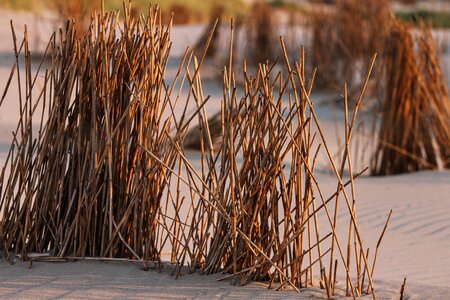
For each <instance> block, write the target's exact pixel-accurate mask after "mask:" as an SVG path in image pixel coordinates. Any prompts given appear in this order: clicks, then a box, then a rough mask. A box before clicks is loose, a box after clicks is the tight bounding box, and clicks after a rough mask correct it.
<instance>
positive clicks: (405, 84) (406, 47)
mask: <svg viewBox="0 0 450 300" xmlns="http://www.w3.org/2000/svg"><path fill="white" fill-rule="evenodd" d="M433 45H434V40H433V38H432V36H431V33H430V32H429V30H428V29H426V28H424V27H422V29H421V30H420V31H419V32H418V33H417V35H415V34H414V35H413V30H412V27H411V26H410V25H408V24H403V23H400V22H397V23H396V24H395V26H394V27H393V31H392V34H391V36H390V38H389V43H388V46H387V47H388V49H387V51H386V54H385V58H384V61H385V68H386V71H385V72H386V75H385V76H386V92H385V100H384V103H383V106H382V108H381V121H380V125H379V126H380V127H379V129H378V130H379V131H378V146H377V149H376V152H375V153H374V155H373V161H372V174H373V175H387V174H397V173H404V172H412V171H418V170H423V169H435V168H437V167H438V165H439V162H440V161H442V162H443V164H444V165H445V166H447V167H448V155H449V154H448V149H449V147H450V143H449V141H450V133H449V132H450V122H449V118H450V100H449V96H448V90H447V87H446V84H445V80H444V78H443V76H442V71H441V68H440V64H439V60H438V56H437V53H436V51H435V49H434V46H433ZM399 70H401V72H399ZM435 144H436V145H437V146H435Z"/></svg>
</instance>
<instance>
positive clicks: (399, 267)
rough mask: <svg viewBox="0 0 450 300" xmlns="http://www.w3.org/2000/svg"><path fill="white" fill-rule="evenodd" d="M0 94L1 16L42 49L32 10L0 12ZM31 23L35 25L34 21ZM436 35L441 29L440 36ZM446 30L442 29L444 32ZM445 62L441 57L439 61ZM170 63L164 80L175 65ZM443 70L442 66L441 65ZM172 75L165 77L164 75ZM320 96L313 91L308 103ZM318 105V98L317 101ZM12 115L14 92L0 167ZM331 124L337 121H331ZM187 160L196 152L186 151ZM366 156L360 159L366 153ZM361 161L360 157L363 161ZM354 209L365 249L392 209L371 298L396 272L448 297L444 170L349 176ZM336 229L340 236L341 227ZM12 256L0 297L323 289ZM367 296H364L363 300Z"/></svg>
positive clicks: (395, 282) (1, 119) (328, 186)
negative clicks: (26, 28) (27, 260)
mask: <svg viewBox="0 0 450 300" xmlns="http://www.w3.org/2000/svg"><path fill="white" fill-rule="evenodd" d="M0 15H1V16H2V18H1V19H0V40H1V41H2V43H0V92H3V87H4V85H5V82H6V80H7V78H8V76H9V73H10V68H11V66H12V64H13V59H14V56H13V55H12V52H11V51H12V42H11V38H10V37H11V34H10V27H9V19H10V18H14V20H15V24H17V30H18V31H19V30H20V29H21V28H23V27H22V25H23V24H24V23H28V24H30V27H29V30H30V36H31V37H32V40H33V45H35V48H37V49H39V50H41V51H42V49H43V47H44V43H43V40H45V39H43V38H42V37H43V36H45V35H47V36H48V34H49V31H51V29H52V28H53V26H52V25H51V24H49V23H48V22H47V23H46V22H45V21H43V20H40V19H36V18H34V17H33V16H32V15H29V14H25V13H16V12H11V11H5V10H1V9H0ZM34 22H35V23H34ZM201 29H202V27H201V26H182V27H175V28H174V32H173V33H174V46H173V49H174V51H173V53H174V55H180V54H181V53H183V51H184V49H185V47H186V46H187V45H188V44H193V43H194V42H195V39H196V37H197V36H198V35H199V34H200V33H201ZM440 34H442V33H440ZM447 34H448V33H447ZM446 59H447V61H448V57H447V58H446ZM177 66H178V65H177V60H176V59H175V60H174V61H173V62H172V63H170V67H169V70H168V74H169V77H170V76H173V74H175V72H176V68H177ZM447 71H448V70H447ZM171 74H172V75H171ZM204 87H205V90H206V91H205V94H211V95H212V96H213V99H212V100H211V102H210V103H209V106H208V111H209V112H214V111H217V110H218V109H220V102H219V99H220V95H221V85H220V84H219V83H217V82H215V81H212V80H207V81H205V83H204ZM324 97H325V98H326V95H325V96H324V95H322V94H314V95H313V97H312V98H313V100H314V99H317V100H321V99H323V98H324ZM318 102H319V103H320V101H318ZM318 114H319V117H321V123H322V126H323V129H324V131H325V132H326V134H327V136H328V138H329V142H330V144H331V145H332V149H333V151H335V152H337V151H338V150H339V147H338V140H339V139H338V138H337V136H338V135H337V134H336V132H341V133H342V132H343V126H342V125H339V124H342V122H338V123H336V122H335V121H336V120H338V121H340V120H342V112H339V111H337V112H336V117H333V115H334V114H333V111H332V109H331V107H330V106H327V105H318ZM17 116H18V105H17V92H15V91H11V93H9V94H8V97H7V98H6V100H5V103H4V104H3V105H2V106H1V107H0V166H3V164H4V160H5V156H6V152H7V150H8V148H9V144H10V140H11V131H12V130H13V129H14V127H15V125H16V124H15V123H16V121H17ZM337 124H338V125H337ZM192 158H193V160H194V164H195V159H196V155H195V153H194V154H192ZM366 159H367V158H366ZM325 161H326V160H325V158H324V157H322V162H321V164H319V173H320V174H319V176H318V179H319V182H320V184H321V188H322V189H323V191H324V192H325V194H331V193H333V191H334V190H335V189H336V180H335V179H334V178H333V177H332V176H330V175H329V172H330V170H329V167H328V165H327V164H326V163H325ZM364 163H367V161H365V162H364V161H363V164H364ZM356 190H357V210H358V221H359V224H360V230H361V231H362V233H363V236H364V241H365V244H366V245H367V246H368V247H371V248H373V247H374V246H375V245H376V242H377V240H378V237H379V234H380V232H381V230H382V228H383V226H384V222H385V220H386V217H387V215H388V213H389V211H390V209H393V216H392V219H391V222H390V226H389V228H388V232H387V233H386V235H385V238H384V240H383V243H382V245H381V249H380V256H379V259H378V262H377V267H376V270H375V276H374V277H375V284H376V287H377V290H378V298H379V299H395V298H396V297H397V298H398V295H399V291H400V286H401V283H402V281H403V278H404V277H407V278H408V281H407V290H406V293H407V296H408V297H409V298H408V299H444V298H447V297H448V295H449V294H450V218H449V216H450V171H433V172H431V171H429V172H419V173H414V174H407V175H399V176H390V177H379V178H372V177H362V178H361V179H358V180H357V185H356ZM341 234H345V232H344V233H342V232H341ZM28 267H29V265H28V263H22V262H20V261H19V260H17V262H16V263H15V264H13V265H10V264H9V263H7V262H6V261H5V260H4V259H2V258H0V298H23V299H31V298H36V297H39V298H59V297H64V298H96V299H100V298H158V299H193V298H195V299H234V298H255V299H287V298H289V299H290V298H296V299H303V298H305V299H310V297H315V298H319V299H320V298H323V297H324V293H323V292H322V291H317V290H307V291H305V292H302V293H301V294H300V295H298V294H296V293H295V292H293V291H283V292H275V291H273V290H272V291H268V290H267V289H266V288H265V286H264V285H262V284H250V285H248V286H246V287H235V286H232V285H230V282H229V281H224V282H218V281H216V280H217V279H218V278H220V277H221V276H223V275H220V274H219V275H213V276H201V275H199V274H191V275H185V276H182V277H181V278H179V279H177V280H175V279H174V278H173V276H171V275H170V270H171V268H170V266H169V265H166V268H164V270H163V271H162V273H158V272H157V271H156V270H150V271H147V272H145V271H143V270H141V269H140V266H139V265H137V264H136V263H118V262H114V263H112V262H93V261H89V262H86V261H81V262H80V261H79V262H66V263H44V262H35V263H34V264H33V266H32V268H31V269H29V268H28ZM368 299H371V297H368Z"/></svg>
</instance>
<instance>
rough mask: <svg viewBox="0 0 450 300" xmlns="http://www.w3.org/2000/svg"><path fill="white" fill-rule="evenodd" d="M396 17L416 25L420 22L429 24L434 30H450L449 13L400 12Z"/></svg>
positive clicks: (430, 11) (429, 11)
mask: <svg viewBox="0 0 450 300" xmlns="http://www.w3.org/2000/svg"><path fill="white" fill-rule="evenodd" d="M395 15H396V17H397V18H399V19H402V20H405V21H411V22H412V23H413V24H415V25H418V24H419V22H420V21H423V22H424V23H425V24H428V23H429V22H431V24H432V25H433V27H434V28H450V12H448V11H432V10H424V9H420V10H414V11H401V12H396V13H395Z"/></svg>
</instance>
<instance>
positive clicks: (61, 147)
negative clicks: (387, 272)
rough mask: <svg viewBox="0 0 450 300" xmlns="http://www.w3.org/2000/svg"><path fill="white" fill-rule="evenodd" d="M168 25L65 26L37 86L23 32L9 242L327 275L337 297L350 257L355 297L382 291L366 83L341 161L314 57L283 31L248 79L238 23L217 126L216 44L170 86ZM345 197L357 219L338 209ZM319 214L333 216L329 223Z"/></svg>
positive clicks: (0, 237)
mask: <svg viewBox="0 0 450 300" xmlns="http://www.w3.org/2000/svg"><path fill="white" fill-rule="evenodd" d="M160 20H161V18H160V17H159V12H158V11H157V10H151V11H150V13H149V15H147V16H141V18H140V19H138V20H136V19H132V18H130V10H127V11H126V13H125V20H124V22H123V23H121V22H120V21H119V20H118V16H117V14H116V13H109V14H106V15H98V16H95V17H94V18H93V20H92V24H91V26H90V32H89V34H88V35H87V36H85V37H82V38H78V37H76V35H75V27H74V24H73V23H68V26H67V27H66V28H65V29H64V30H61V31H60V32H59V33H58V35H54V36H53V37H52V40H51V41H50V44H49V51H50V53H51V55H52V65H51V67H50V68H49V69H48V70H47V71H46V72H45V76H44V82H43V88H42V89H39V88H38V86H37V85H35V80H36V78H37V76H39V74H40V73H39V71H38V73H37V74H36V75H35V76H34V75H33V74H32V68H31V63H30V53H29V51H28V40H27V35H26V34H25V38H24V40H23V41H22V42H19V43H18V41H16V40H15V41H14V43H15V45H16V48H15V49H16V54H17V55H16V57H17V60H16V64H15V66H14V68H13V70H12V72H11V78H13V77H14V75H17V76H16V77H17V80H18V81H17V86H18V88H19V90H21V88H23V89H24V90H23V93H21V94H20V95H21V96H20V98H19V99H18V100H19V102H20V105H21V107H20V108H21V112H22V115H21V118H20V120H19V123H18V125H17V130H16V131H15V133H14V138H13V141H12V145H11V150H10V152H9V154H8V158H7V163H6V165H5V166H4V167H3V170H2V173H1V176H0V183H1V186H0V212H1V215H0V247H1V248H2V249H3V250H6V253H9V252H8V251H15V252H16V253H21V254H22V257H23V259H27V258H28V257H27V254H28V253H30V252H39V253H42V252H47V251H48V252H50V253H51V255H52V256H57V257H68V256H72V257H101V258H129V259H133V260H136V261H141V262H145V263H147V262H149V261H156V262H158V261H160V260H161V259H162V255H163V251H168V253H170V260H171V262H173V263H174V265H175V269H174V272H176V274H177V275H178V274H179V272H180V270H181V268H179V267H180V266H183V265H186V264H188V265H189V266H190V268H191V269H192V270H196V269H201V270H202V271H203V272H205V273H215V272H221V271H223V272H224V273H226V274H227V275H225V277H224V278H230V277H231V278H233V281H234V282H237V281H240V282H241V283H243V284H245V283H247V282H249V281H265V282H267V283H268V285H269V287H277V288H278V289H283V288H286V287H288V286H290V287H291V288H293V289H295V290H298V289H299V288H303V287H308V286H314V285H316V284H317V282H319V286H320V287H322V288H323V289H325V290H326V293H327V296H328V297H329V298H331V297H332V296H333V295H335V294H337V275H336V274H338V273H337V268H338V266H339V268H340V269H341V270H345V274H346V285H347V291H346V293H347V295H348V296H353V297H356V296H359V295H362V294H366V293H371V294H372V295H373V298H374V299H375V288H374V285H373V280H372V278H373V274H374V268H375V263H376V259H377V253H378V247H379V245H380V242H381V240H382V238H383V235H384V231H385V229H386V228H384V229H383V232H382V234H381V237H380V240H379V242H378V244H377V247H376V251H375V255H374V256H373V258H372V261H370V258H369V255H368V250H367V248H366V246H365V245H364V242H363V238H362V233H361V232H360V231H359V228H358V222H357V218H356V204H355V203H356V202H355V201H356V200H355V199H356V198H355V189H354V184H355V182H354V180H355V179H356V178H357V177H358V176H359V175H361V174H362V173H363V172H364V171H365V170H362V171H360V172H354V171H353V169H352V164H351V161H352V160H351V153H350V149H351V148H350V146H349V145H350V143H351V140H352V135H353V131H354V127H355V120H356V116H357V112H358V109H359V107H360V105H361V101H362V96H363V93H364V90H363V91H361V95H360V97H359V98H358V101H357V102H356V104H355V107H354V110H353V111H354V113H353V115H352V116H351V117H349V104H348V98H347V89H346V88H344V91H345V97H344V100H345V112H346V119H345V145H346V148H345V151H344V154H343V156H342V160H341V161H342V164H341V165H340V166H338V165H336V164H335V162H334V159H333V155H332V154H331V152H330V149H329V147H328V144H327V142H326V140H325V138H324V133H323V131H322V128H321V126H320V122H319V120H318V118H317V115H316V113H315V111H314V105H313V102H312V100H311V98H310V95H311V90H312V84H313V82H314V78H311V79H310V80H309V81H308V82H309V83H308V84H306V82H307V77H306V74H305V58H304V57H305V55H304V53H302V55H301V59H300V60H299V61H296V62H294V63H292V62H291V61H290V60H289V59H288V54H287V51H286V47H285V45H284V42H283V40H281V46H282V47H281V48H282V49H283V55H284V62H283V63H284V70H283V71H278V73H274V74H272V73H273V72H275V71H274V70H275V69H274V68H273V66H272V65H270V64H269V63H265V64H259V65H258V68H257V69H255V70H256V72H255V73H254V75H251V73H250V72H248V71H247V67H246V65H245V64H244V70H243V75H242V76H243V78H245V83H244V86H243V88H239V87H237V86H236V84H235V77H236V75H235V72H234V71H233V48H234V40H233V36H234V34H233V32H232V33H231V37H232V38H231V40H230V52H229V53H230V54H229V56H230V57H229V64H228V66H227V67H225V68H224V73H223V74H224V76H223V99H222V107H221V111H220V114H218V115H215V116H214V120H215V122H216V123H220V126H218V125H217V124H213V123H209V122H208V116H207V114H206V109H205V104H206V103H207V101H208V99H210V98H209V96H207V97H205V96H204V95H203V88H202V80H201V76H200V72H199V70H200V67H201V64H202V63H203V61H204V59H205V56H206V51H207V46H206V47H205V50H204V52H203V53H202V55H201V57H199V58H197V57H195V56H193V55H192V54H191V55H188V54H187V53H186V54H185V56H184V58H183V60H182V63H181V65H180V68H179V71H178V72H177V75H176V76H175V79H174V82H173V83H172V84H171V85H169V84H167V82H166V74H165V70H166V67H167V61H168V59H169V54H170V53H169V50H170V33H171V23H169V24H168V26H164V25H163V24H161V23H160V22H161V21H160ZM232 28H233V26H232ZM13 30H14V29H13ZM119 32H120V34H119ZM211 39H212V37H211V36H210V37H209V38H208V41H207V43H206V44H207V45H209V44H210V42H211ZM255 47H256V46H255ZM21 55H24V57H25V61H26V64H25V69H24V70H22V69H19V66H20V65H19V62H18V59H19V57H21ZM265 59H267V57H266V58H265ZM373 63H374V61H372V63H371V67H370V69H369V71H368V75H367V77H366V80H365V82H366V83H367V80H368V78H369V74H370V73H371V71H372V69H373ZM39 69H40V68H39ZM183 69H184V70H185V71H184V73H183V72H182V70H183ZM23 72H24V73H25V80H23V76H21V74H23ZM284 74H288V75H287V77H285V75H284ZM180 78H182V79H181V80H180V81H182V82H187V83H188V91H187V96H186V98H185V99H183V98H184V97H182V96H181V90H182V88H183V87H180V90H179V92H178V94H177V95H176V96H175V95H172V92H173V91H174V87H175V86H178V85H177V82H178V80H179V79H180ZM8 86H9V84H8ZM365 86H366V84H365V85H364V87H365ZM275 90H276V91H277V92H275ZM33 91H34V92H37V95H38V96H37V98H35V97H34V95H36V93H32V92H33ZM6 92H7V90H6V91H5V95H6ZM183 100H186V101H183ZM191 100H192V102H193V103H191V102H190V101H191ZM177 105H181V106H182V111H183V113H181V114H179V115H178V114H175V109H176V107H177ZM192 106H193V108H194V112H193V113H192V114H187V113H186V111H189V109H188V108H192ZM37 107H40V108H41V109H40V110H39V109H36V108H37ZM193 120H197V121H198V126H197V128H198V131H199V132H200V135H199V136H200V137H201V138H200V140H199V148H200V150H201V151H200V154H199V156H200V157H199V160H200V162H199V164H200V166H194V164H195V162H192V161H191V160H190V159H188V156H187V154H186V153H185V150H184V149H185V142H186V143H188V141H187V140H185V136H186V132H187V129H188V127H189V124H190V123H191V122H192V121H193ZM33 121H34V122H35V123H36V121H37V124H38V129H36V127H35V125H34V126H33V124H35V123H33ZM217 128H219V129H220V135H219V136H220V138H221V143H220V145H219V146H215V145H214V144H215V143H214V142H215V138H214V137H215V136H216V133H215V131H217ZM314 128H317V132H316V130H315V129H314ZM321 149H324V151H325V152H326V154H327V157H328V158H329V160H330V163H331V165H332V167H333V172H334V174H335V177H336V192H334V193H332V194H331V195H324V193H323V192H322V190H321V189H320V185H319V182H318V179H317V178H316V176H315V166H316V158H317V155H318V154H319V152H320V151H321ZM7 168H8V170H10V172H9V175H8V176H6V175H5V174H6V172H5V170H6V169H7ZM344 168H347V169H348V170H349V177H350V179H349V180H348V181H347V182H344V181H343V178H342V176H343V172H344ZM350 190H351V192H350ZM339 206H343V211H342V212H340V214H341V213H344V214H345V215H346V216H347V218H339V219H338V207H339ZM319 215H324V216H325V220H324V221H325V223H321V224H322V225H320V228H319V223H320V222H319ZM388 221H389V218H388ZM388 221H387V222H386V226H387V223H388ZM323 224H324V225H323ZM342 226H343V227H344V228H346V229H347V228H348V231H346V233H345V234H344V236H340V235H338V232H339V231H338V228H339V227H342ZM350 265H352V266H353V265H354V267H352V268H350Z"/></svg>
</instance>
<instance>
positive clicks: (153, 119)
mask: <svg viewBox="0 0 450 300" xmlns="http://www.w3.org/2000/svg"><path fill="white" fill-rule="evenodd" d="M159 22H160V21H158V14H157V12H156V11H155V12H152V13H151V14H150V15H149V16H148V17H147V18H145V19H144V18H143V19H140V20H132V19H130V18H129V15H128V14H127V13H126V15H125V21H124V23H123V27H121V26H119V20H118V16H117V14H116V13H111V14H106V15H102V16H100V15H99V16H96V17H95V19H94V20H93V22H92V23H91V26H90V32H89V34H88V35H86V36H84V37H83V38H77V37H76V36H75V26H74V23H73V22H68V23H67V27H66V28H64V29H63V30H60V31H59V32H58V36H56V35H54V36H53V37H52V40H51V42H50V44H49V47H50V50H49V51H50V53H51V57H52V66H51V68H50V69H49V70H47V72H45V80H44V88H43V89H42V91H41V92H40V94H39V95H38V96H39V97H38V99H35V98H34V97H33V95H34V94H35V93H32V91H34V90H36V89H37V87H36V86H35V85H34V83H35V80H36V79H35V78H34V79H33V80H32V73H31V64H30V53H29V51H28V40H27V38H26V36H25V39H24V41H23V42H22V43H21V44H20V43H17V41H16V40H15V41H14V42H15V49H16V55H17V56H18V57H19V56H20V55H24V57H25V61H26V65H25V73H26V76H25V77H26V79H25V82H22V81H21V76H20V71H21V70H19V62H18V61H17V62H16V65H15V69H16V70H17V74H18V85H19V89H20V87H21V84H22V85H23V84H24V85H25V87H26V91H25V93H23V94H21V98H20V99H19V100H20V103H21V111H22V115H21V119H20V122H19V125H18V127H17V131H16V133H15V138H14V142H13V145H12V147H11V150H10V153H9V157H8V159H9V160H8V163H9V166H10V168H11V170H10V175H9V179H8V181H7V183H6V185H5V186H3V190H2V191H1V202H0V204H1V211H2V217H1V221H2V222H1V225H0V226H1V230H0V233H1V240H2V247H4V249H8V250H9V249H14V250H15V251H19V250H20V251H22V252H23V254H24V257H26V253H27V252H29V251H36V252H44V251H51V252H52V253H53V254H54V255H55V256H67V255H73V256H101V257H129V258H134V259H146V260H155V259H156V260H157V259H159V254H160V253H159V252H160V250H161V249H159V248H158V244H159V241H158V237H159V234H160V232H159V227H160V226H161V225H160V224H159V223H158V219H159V214H160V206H161V201H162V200H161V199H162V197H163V196H164V190H165V188H166V186H167V185H168V184H169V182H170V177H171V176H170V175H171V174H170V173H168V172H167V169H166V168H165V167H163V166H162V165H161V164H160V163H156V162H155V159H154V158H153V157H151V156H149V154H148V153H147V152H146V151H144V150H143V149H144V148H145V149H147V150H149V151H151V152H152V153H155V154H156V155H157V156H158V159H159V160H161V161H162V162H164V163H165V165H167V166H169V167H170V166H173V165H174V164H175V161H176V155H175V154H176V151H175V150H174V148H173V147H172V146H171V141H170V139H169V135H168V132H169V131H170V130H171V126H172V122H173V120H172V117H170V116H169V117H163V115H164V113H165V112H166V110H168V109H169V100H168V96H169V93H170V90H168V87H167V86H166V83H165V68H166V64H167V60H168V55H169V50H170V28H171V26H170V24H169V25H168V26H167V27H164V26H162V25H161V24H160V23H159ZM118 29H120V34H118V32H117V30H118ZM13 32H14V31H13ZM11 75H13V73H12V74H11ZM36 76H38V74H36ZM38 105H41V106H42V115H38V116H36V113H35V108H36V107H37V106H38ZM36 120H37V121H38V124H39V131H38V132H36V128H34V127H35V123H34V122H35V121H36ZM5 167H6V166H5ZM2 181H3V178H2Z"/></svg>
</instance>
